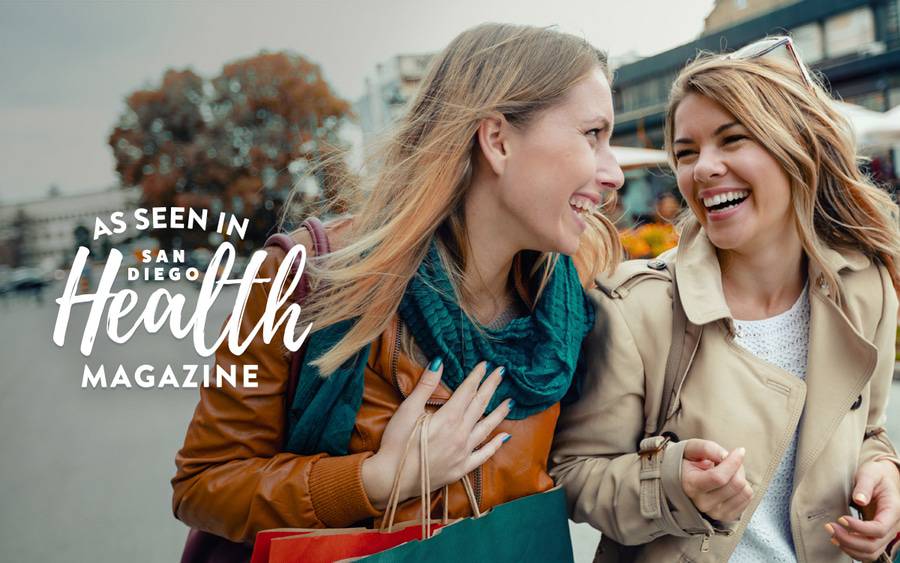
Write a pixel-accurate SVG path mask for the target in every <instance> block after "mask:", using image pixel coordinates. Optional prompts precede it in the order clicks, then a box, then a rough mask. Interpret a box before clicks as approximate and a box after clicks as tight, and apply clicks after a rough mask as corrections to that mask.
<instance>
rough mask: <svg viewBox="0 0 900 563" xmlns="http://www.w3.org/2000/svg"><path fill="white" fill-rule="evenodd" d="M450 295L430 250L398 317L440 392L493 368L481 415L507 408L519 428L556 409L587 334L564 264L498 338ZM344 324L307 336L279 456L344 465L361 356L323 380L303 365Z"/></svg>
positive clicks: (586, 314) (588, 311) (568, 264)
mask: <svg viewBox="0 0 900 563" xmlns="http://www.w3.org/2000/svg"><path fill="white" fill-rule="evenodd" d="M454 295H455V293H454V291H453V286H452V284H451V283H450V279H449V277H448V276H447V272H446V270H445V269H444V267H443V264H442V262H441V260H440V257H439V256H438V252H437V246H436V245H435V244H434V243H433V242H432V244H431V247H430V248H429V250H428V254H427V255H426V257H425V259H424V260H423V261H422V263H421V264H420V265H419V269H418V271H417V272H416V275H415V276H413V278H412V279H411V280H410V282H409V284H408V285H407V287H406V291H405V292H404V294H403V298H402V300H401V302H400V307H399V309H398V314H399V315H400V319H401V321H403V323H404V324H406V326H407V327H408V328H409V330H410V333H411V334H412V336H413V338H414V339H415V341H416V344H417V345H418V346H419V348H420V349H421V350H422V352H423V353H424V354H425V357H426V358H428V359H432V358H435V357H440V358H441V359H442V360H443V363H444V373H443V376H442V378H441V382H442V383H443V384H444V385H446V386H447V387H449V388H450V389H451V390H455V389H456V388H457V387H458V386H459V385H460V384H461V383H462V382H463V380H464V379H465V377H466V375H468V373H469V372H470V371H471V370H472V369H473V368H474V367H475V366H476V365H477V364H478V363H479V362H481V361H487V362H489V363H490V364H491V365H492V366H503V367H505V368H506V371H505V373H504V376H503V381H502V383H501V384H500V387H499V388H498V389H497V392H496V393H495V394H494V397H493V398H492V399H491V402H490V404H489V405H488V409H487V410H488V412H490V411H491V410H492V409H494V408H495V407H496V406H497V405H499V404H500V403H501V402H502V401H504V400H505V399H507V398H512V399H513V400H514V401H515V406H514V407H513V409H512V412H510V414H509V416H508V418H510V419H513V420H518V419H523V418H526V417H528V416H531V415H532V414H535V413H538V412H541V411H543V410H545V409H547V408H548V407H550V406H552V405H553V404H555V403H557V402H559V401H560V399H562V398H563V396H564V395H565V394H566V392H567V391H568V390H569V387H570V385H571V383H572V378H573V376H574V375H575V370H576V367H577V365H578V358H579V354H580V351H581V342H582V340H583V339H584V337H585V336H586V335H587V333H588V332H589V331H590V330H591V328H592V327H593V324H594V309H593V307H592V306H591V304H590V302H589V301H588V299H587V296H586V295H585V293H584V290H583V289H582V287H581V283H580V281H579V279H578V273H577V272H576V270H575V266H574V264H573V263H572V260H571V258H569V257H567V256H560V257H559V260H558V262H557V264H556V267H555V268H554V270H553V273H552V274H551V276H550V279H549V281H548V283H547V286H546V287H545V288H544V291H543V292H542V293H541V297H540V299H539V300H538V302H537V306H536V307H535V308H534V310H533V311H532V312H531V314H530V315H528V316H525V317H520V318H517V319H513V320H512V321H511V322H510V323H509V324H508V325H506V326H505V327H503V328H502V329H500V330H489V329H486V328H483V327H476V326H475V325H474V324H473V323H472V322H471V321H470V320H469V318H468V317H467V316H466V315H465V314H464V313H463V311H462V309H461V308H460V306H459V304H458V303H457V302H456V299H455V297H454ZM352 322H353V321H344V322H341V323H337V324H335V325H332V326H330V327H327V328H325V329H323V330H320V331H317V332H315V333H313V334H312V335H310V337H309V341H308V343H307V349H306V356H305V360H304V362H303V367H302V369H301V372H300V377H299V380H298V384H297V392H296V394H295V395H294V400H293V403H292V407H291V409H290V412H289V413H288V425H289V427H288V440H287V450H288V451H291V452H294V453H298V454H306V455H310V454H314V453H319V452H326V453H329V454H332V455H346V453H347V447H348V444H349V442H350V433H351V432H352V430H353V425H354V423H355V421H356V413H357V412H358V411H359V407H360V405H361V404H362V394H363V370H364V369H365V365H366V360H367V359H368V357H369V348H370V347H369V346H366V347H365V348H363V349H362V350H360V351H359V352H358V353H357V354H356V355H355V356H353V357H351V358H350V359H348V360H347V361H346V362H344V364H343V365H341V367H340V368H338V369H337V370H336V371H335V372H334V373H332V374H331V375H330V376H329V377H327V378H323V377H321V375H320V373H319V370H318V368H316V367H315V366H313V365H311V363H310V361H311V360H313V359H317V358H320V357H322V355H323V354H325V353H326V352H327V351H328V350H330V349H331V348H332V347H333V346H334V345H335V344H337V342H338V341H340V340H341V339H342V338H343V337H344V336H346V334H347V332H349V330H350V328H351V326H352Z"/></svg>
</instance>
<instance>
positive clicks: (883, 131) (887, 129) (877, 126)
mask: <svg viewBox="0 0 900 563" xmlns="http://www.w3.org/2000/svg"><path fill="white" fill-rule="evenodd" d="M836 103H837V109H838V111H839V112H841V114H843V116H844V117H845V118H846V119H847V121H849V122H850V127H851V128H852V129H853V135H854V136H855V137H856V142H857V143H859V144H860V145H862V146H876V145H882V144H891V142H894V141H891V140H890V137H891V135H892V134H893V135H894V139H895V140H896V139H900V127H891V126H890V124H889V120H888V114H886V113H882V112H880V111H872V110H870V109H866V108H864V107H862V106H858V105H855V104H849V103H847V102H836ZM896 117H897V118H898V119H896V120H895V121H896V122H897V123H898V125H900V115H898V116H896ZM892 130H893V133H892Z"/></svg>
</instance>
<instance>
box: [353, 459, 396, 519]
mask: <svg viewBox="0 0 900 563" xmlns="http://www.w3.org/2000/svg"><path fill="white" fill-rule="evenodd" d="M388 474H389V472H387V471H385V470H384V467H383V463H382V460H381V458H380V457H379V456H378V454H377V453H376V454H375V455H373V456H371V457H368V458H366V459H365V460H364V461H363V463H362V470H361V478H362V484H363V488H364V489H365V490H366V495H367V496H368V497H369V502H371V503H372V506H373V507H374V508H375V509H376V510H384V509H385V507H386V506H387V502H388V498H389V497H390V495H391V485H393V482H392V481H390V480H388V478H387V475H388Z"/></svg>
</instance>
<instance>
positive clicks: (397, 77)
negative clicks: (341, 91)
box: [353, 53, 434, 143]
mask: <svg viewBox="0 0 900 563" xmlns="http://www.w3.org/2000/svg"><path fill="white" fill-rule="evenodd" d="M433 57H434V54H432V53H428V54H424V55H396V56H395V57H393V58H392V59H390V60H389V61H388V62H386V63H383V64H379V65H378V66H377V67H376V69H375V76H374V77H370V78H366V93H365V94H364V95H363V97H362V98H360V99H359V101H357V102H356V104H354V106H353V111H354V113H356V115H357V116H358V117H359V123H360V127H361V128H362V133H363V141H364V142H365V143H368V142H370V141H371V140H372V138H373V136H375V135H377V134H379V133H382V132H384V131H385V130H386V129H387V128H388V127H389V126H390V125H392V124H393V123H394V122H396V120H397V118H398V117H400V115H401V114H402V113H403V110H404V108H405V107H406V103H407V102H408V101H409V100H410V99H411V98H412V97H413V96H414V95H415V93H416V89H417V88H418V87H419V82H421V81H422V79H423V78H425V73H426V72H427V71H428V65H429V63H431V59H432V58H433Z"/></svg>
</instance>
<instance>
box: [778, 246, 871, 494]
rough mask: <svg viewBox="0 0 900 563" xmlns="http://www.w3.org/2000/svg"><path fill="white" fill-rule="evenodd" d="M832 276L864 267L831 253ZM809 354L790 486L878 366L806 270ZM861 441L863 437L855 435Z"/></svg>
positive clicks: (820, 284) (863, 341)
mask: <svg viewBox="0 0 900 563" xmlns="http://www.w3.org/2000/svg"><path fill="white" fill-rule="evenodd" d="M826 258H827V259H829V260H828V261H829V262H830V264H829V265H830V266H831V267H833V268H834V269H833V270H832V271H839V270H840V269H842V268H844V267H850V268H852V269H857V268H860V267H863V264H862V262H860V261H859V260H857V259H856V258H857V257H854V256H850V257H849V260H848V259H846V258H845V257H843V256H842V255H839V254H838V253H836V252H835V251H831V250H829V253H828V254H827V255H826ZM809 279H810V289H809V292H810V296H809V300H810V303H809V305H810V326H809V355H808V357H807V366H806V385H807V393H806V407H805V409H804V413H803V417H802V418H801V420H800V437H799V444H798V446H797V448H798V449H797V461H796V466H795V469H794V484H795V486H796V485H797V484H799V483H800V481H801V480H802V478H803V476H804V475H805V474H806V472H807V471H808V470H809V468H810V466H811V465H812V464H813V463H814V462H815V461H816V459H817V458H818V456H819V454H821V452H822V450H823V449H824V448H825V445H826V444H827V442H828V440H829V439H830V437H831V436H832V435H833V433H834V432H835V430H836V429H837V427H838V425H839V424H840V423H841V420H842V419H843V418H844V416H846V415H847V414H848V413H849V412H850V408H851V405H852V404H853V403H854V402H855V401H856V398H857V397H858V396H859V394H860V393H861V392H862V390H863V388H864V387H865V385H866V384H867V383H868V381H869V379H870V378H871V377H872V373H873V372H874V370H875V365H876V363H877V361H878V350H877V348H876V347H875V346H874V345H873V344H872V343H871V342H869V341H868V340H867V339H866V338H865V337H864V336H862V335H861V334H860V333H859V331H858V330H857V329H856V327H854V326H853V324H852V323H851V322H850V321H849V320H848V319H847V316H846V315H845V314H844V312H843V311H841V309H840V308H839V307H838V305H837V304H835V302H834V301H833V300H832V299H831V298H830V297H829V292H830V291H832V289H831V288H829V287H828V286H827V284H825V282H824V278H823V277H822V276H821V272H819V271H817V270H816V269H815V268H813V267H811V268H810V277H809ZM860 440H862V436H860Z"/></svg>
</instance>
